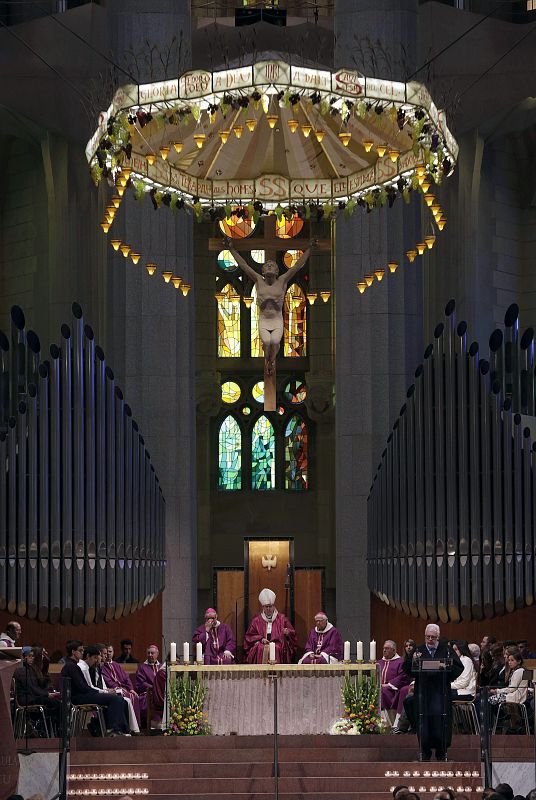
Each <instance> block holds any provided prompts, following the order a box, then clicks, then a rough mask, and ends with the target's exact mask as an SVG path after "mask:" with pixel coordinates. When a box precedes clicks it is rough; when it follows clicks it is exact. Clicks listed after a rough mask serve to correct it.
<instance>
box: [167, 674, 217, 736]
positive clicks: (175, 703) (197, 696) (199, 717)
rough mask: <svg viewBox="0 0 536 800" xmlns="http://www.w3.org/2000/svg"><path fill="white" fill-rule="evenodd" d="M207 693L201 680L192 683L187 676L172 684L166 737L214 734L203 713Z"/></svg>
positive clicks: (205, 714)
mask: <svg viewBox="0 0 536 800" xmlns="http://www.w3.org/2000/svg"><path fill="white" fill-rule="evenodd" d="M207 692H208V689H207V687H206V686H205V685H204V684H203V683H202V681H201V680H197V681H190V679H189V678H188V676H187V675H183V677H182V678H180V679H178V680H176V681H175V682H174V683H172V684H171V686H170V689H169V722H168V725H167V728H166V730H165V731H164V735H165V736H208V735H209V734H210V733H211V732H212V731H211V728H210V725H209V724H208V719H207V713H206V712H205V711H203V705H204V703H205V699H206V696H207Z"/></svg>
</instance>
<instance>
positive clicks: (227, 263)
mask: <svg viewBox="0 0 536 800" xmlns="http://www.w3.org/2000/svg"><path fill="white" fill-rule="evenodd" d="M218 267H221V268H222V269H224V270H225V271H226V272H234V270H235V269H236V268H237V267H238V264H237V263H236V260H235V258H234V256H232V255H231V251H230V250H222V251H221V252H220V253H218Z"/></svg>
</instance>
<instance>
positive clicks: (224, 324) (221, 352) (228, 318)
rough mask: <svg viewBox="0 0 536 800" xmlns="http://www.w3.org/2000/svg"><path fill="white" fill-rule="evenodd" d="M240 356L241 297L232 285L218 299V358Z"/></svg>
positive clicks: (228, 285)
mask: <svg viewBox="0 0 536 800" xmlns="http://www.w3.org/2000/svg"><path fill="white" fill-rule="evenodd" d="M239 355H240V295H239V294H238V293H237V292H236V291H235V290H234V289H233V287H232V286H231V284H230V283H228V284H227V286H226V287H225V288H224V289H223V290H222V292H221V295H220V297H219V299H218V356H219V357H220V358H237V357H238V356H239Z"/></svg>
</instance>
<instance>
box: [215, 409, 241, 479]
mask: <svg viewBox="0 0 536 800" xmlns="http://www.w3.org/2000/svg"><path fill="white" fill-rule="evenodd" d="M218 463H219V473H218V488H219V489H225V490H227V491H234V490H236V489H241V488H242V433H241V431H240V426H239V425H238V422H237V421H236V420H235V418H234V417H232V416H231V415H229V416H228V417H225V419H224V420H223V422H222V424H221V425H220V432H219V437H218Z"/></svg>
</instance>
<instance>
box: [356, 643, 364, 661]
mask: <svg viewBox="0 0 536 800" xmlns="http://www.w3.org/2000/svg"><path fill="white" fill-rule="evenodd" d="M355 657H356V658H357V660H358V661H363V642H361V641H359V642H357V644H356V655H355Z"/></svg>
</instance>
